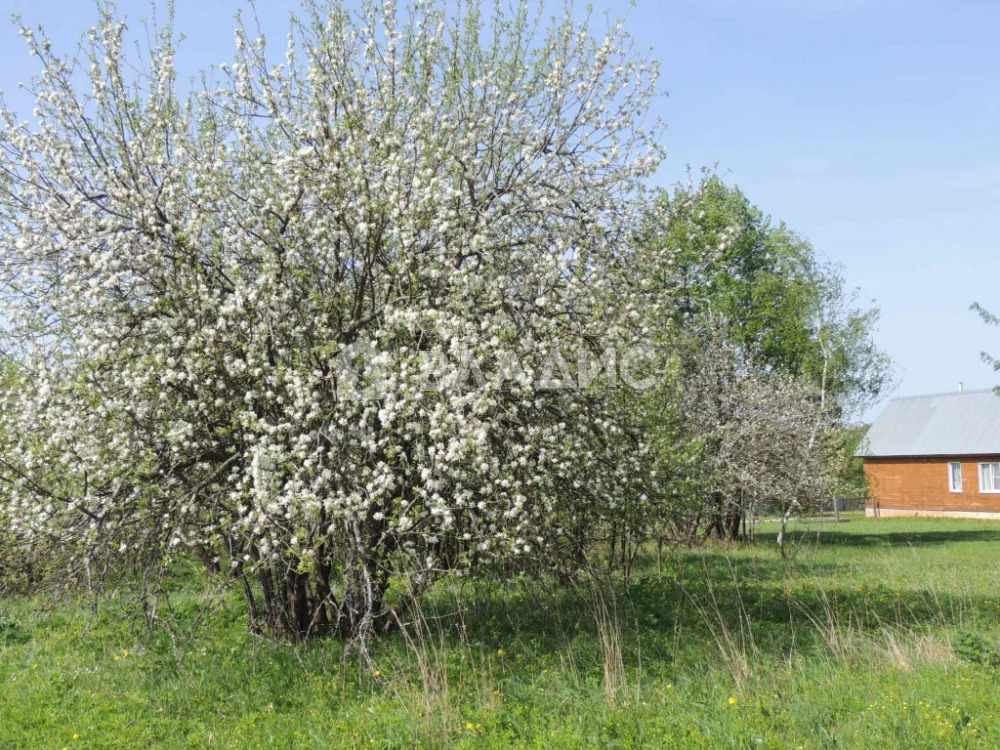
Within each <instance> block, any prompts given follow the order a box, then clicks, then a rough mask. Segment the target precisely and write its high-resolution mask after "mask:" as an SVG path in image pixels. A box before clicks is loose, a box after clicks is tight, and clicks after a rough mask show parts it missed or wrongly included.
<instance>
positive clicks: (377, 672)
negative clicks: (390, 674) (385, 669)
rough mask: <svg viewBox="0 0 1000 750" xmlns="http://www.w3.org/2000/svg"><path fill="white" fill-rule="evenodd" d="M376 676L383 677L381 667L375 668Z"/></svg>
mask: <svg viewBox="0 0 1000 750" xmlns="http://www.w3.org/2000/svg"><path fill="white" fill-rule="evenodd" d="M375 676H376V677H381V676H382V670H381V669H376V670H375Z"/></svg>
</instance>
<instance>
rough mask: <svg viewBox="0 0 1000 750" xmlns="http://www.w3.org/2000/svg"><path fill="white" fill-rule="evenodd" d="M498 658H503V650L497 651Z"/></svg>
mask: <svg viewBox="0 0 1000 750" xmlns="http://www.w3.org/2000/svg"><path fill="white" fill-rule="evenodd" d="M497 656H503V649H502V648H498V649H497Z"/></svg>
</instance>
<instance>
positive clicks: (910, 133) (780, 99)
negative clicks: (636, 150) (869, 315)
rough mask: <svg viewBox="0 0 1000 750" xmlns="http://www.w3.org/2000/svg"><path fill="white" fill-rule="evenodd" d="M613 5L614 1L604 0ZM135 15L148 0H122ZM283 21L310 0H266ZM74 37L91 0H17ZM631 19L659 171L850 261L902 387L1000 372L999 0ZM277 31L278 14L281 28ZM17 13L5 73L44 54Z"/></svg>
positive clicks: (867, 0)
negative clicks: (661, 143) (719, 187)
mask: <svg viewBox="0 0 1000 750" xmlns="http://www.w3.org/2000/svg"><path fill="white" fill-rule="evenodd" d="M234 2H235V0H200V1H197V0H177V3H176V5H177V20H178V28H179V29H180V30H182V31H183V32H184V33H185V34H186V35H187V36H188V40H187V41H186V42H185V43H184V45H183V46H182V48H181V54H180V60H181V65H182V66H183V68H184V69H185V70H196V69H199V68H203V67H206V66H208V65H210V64H212V63H217V62H221V61H223V60H226V59H228V58H229V57H230V55H231V51H232V34H231V30H232V26H233V21H232V15H233V10H234V8H235V5H234ZM594 5H595V8H596V9H597V10H602V9H604V8H607V9H608V10H610V11H612V12H613V13H617V12H619V11H620V9H621V7H622V6H621V5H620V4H617V3H610V2H605V3H601V2H599V1H595V2H594ZM118 6H119V8H120V10H121V11H123V12H124V13H126V14H127V15H129V16H130V17H131V18H135V19H138V18H141V17H144V16H146V15H148V13H149V4H148V3H147V2H146V1H145V0H120V1H119V3H118ZM260 6H261V16H262V18H263V22H264V25H265V28H269V29H273V30H274V31H275V32H281V31H283V28H284V27H283V23H282V20H281V19H283V18H284V17H285V14H286V11H287V10H288V9H289V8H291V7H293V3H289V2H277V1H275V0H265V1H264V2H261V3H260ZM0 10H2V11H6V12H4V13H2V14H0V15H3V16H7V15H9V14H10V13H21V14H22V16H23V18H24V20H25V21H27V22H29V23H31V24H35V23H41V24H42V25H43V26H45V27H46V29H47V30H48V31H49V33H50V35H51V36H52V37H53V38H54V40H55V41H56V43H57V44H59V45H60V46H61V45H63V44H69V43H71V42H72V41H73V40H74V39H75V38H76V36H77V34H78V32H79V31H81V30H82V29H83V28H85V27H86V26H88V25H90V24H91V23H92V21H93V18H94V13H93V5H92V3H90V2H87V1H86V0H0ZM628 26H629V28H630V29H631V30H632V32H633V33H634V35H635V36H636V37H637V39H638V41H639V42H640V43H641V44H642V45H643V46H646V45H648V46H651V47H652V48H653V54H654V56H656V57H657V58H658V59H659V60H660V61H661V64H662V69H663V85H664V86H665V87H666V88H667V89H668V90H669V92H670V95H669V97H667V98H665V99H663V100H661V101H660V102H658V104H657V111H658V113H659V114H660V115H661V116H662V117H663V119H664V120H665V121H666V123H667V130H666V145H667V149H668V158H667V162H666V163H665V165H664V167H663V169H662V170H661V173H660V175H659V181H660V182H661V183H663V184H669V183H670V182H672V181H674V180H677V179H681V178H683V176H684V174H685V169H686V167H687V166H688V165H690V166H691V167H693V168H699V167H701V166H706V165H712V164H716V163H717V164H718V165H719V170H720V172H722V173H723V174H725V175H726V177H727V179H728V180H729V181H731V182H734V183H735V184H737V185H739V186H740V187H741V188H742V189H743V190H744V191H745V192H746V193H747V195H748V196H749V197H750V199H751V200H753V201H754V202H755V203H757V204H758V205H760V206H761V207H762V208H763V209H764V210H765V211H766V212H768V213H770V214H771V215H772V216H773V217H775V218H776V219H782V220H784V221H785V222H786V223H787V224H788V225H789V226H790V227H792V228H793V229H795V230H797V231H798V232H800V233H802V234H803V235H805V236H806V237H808V238H809V239H810V240H811V241H812V243H813V245H814V246H815V247H816V248H817V250H819V251H820V252H821V253H822V254H824V255H825V256H826V257H828V258H830V259H831V260H834V261H836V262H838V263H841V264H842V265H843V266H844V270H845V275H846V276H847V279H848V281H849V283H850V284H851V285H852V286H857V287H858V288H859V289H860V293H861V295H862V298H863V299H874V300H876V301H877V302H878V304H879V306H880V307H881V309H882V320H881V323H880V326H879V331H878V341H879V343H880V344H881V346H882V347H883V348H884V349H885V350H886V351H887V352H889V354H890V355H891V356H892V357H893V358H894V359H895V360H896V362H897V363H898V365H899V387H898V389H897V390H896V392H895V395H913V394H919V393H935V392H941V391H950V390H955V389H956V388H957V385H958V383H959V382H960V381H962V382H964V383H965V387H966V388H985V387H990V386H993V385H994V384H995V383H996V382H998V381H1000V375H998V374H995V373H993V372H992V370H991V369H990V368H989V367H988V366H986V365H984V364H983V363H982V362H981V361H980V358H979V352H980V351H981V350H983V349H989V350H993V351H995V352H998V353H1000V329H993V328H989V327H987V326H985V325H983V324H982V323H981V322H980V321H979V319H978V317H977V316H976V315H975V314H974V313H972V312H970V311H969V309H968V308H969V304H970V303H971V302H972V301H974V300H978V301H980V302H982V303H983V304H985V305H986V306H987V307H989V306H993V307H995V308H996V309H997V310H998V311H1000V252H998V250H1000V239H998V232H997V224H998V222H1000V76H998V75H997V73H998V71H1000V40H998V38H997V30H998V29H1000V3H996V2H971V1H970V2H949V1H947V0H933V1H931V0H906V1H905V2H904V0H840V2H833V1H829V0H827V1H824V2H819V1H813V0H677V1H670V0H667V1H663V2H659V1H657V0H637V3H636V6H635V8H633V10H632V11H631V13H630V16H629V24H628ZM276 35H277V34H276ZM33 63H34V61H33V60H32V59H31V58H29V57H28V56H27V54H26V52H25V49H24V46H23V44H22V43H21V40H19V39H18V38H17V36H16V33H15V32H14V30H13V27H11V26H9V25H7V24H5V23H0V89H2V90H4V91H5V92H6V93H7V94H8V99H9V101H11V102H13V103H15V104H16V105H18V106H19V107H20V108H23V111H24V112H25V113H26V114H27V113H28V112H29V111H30V103H29V102H27V101H26V100H25V99H23V98H22V97H20V96H19V95H18V93H17V92H16V91H15V84H16V82H17V81H19V80H26V79H27V78H29V77H30V76H31V74H32V73H33V72H34V64H33Z"/></svg>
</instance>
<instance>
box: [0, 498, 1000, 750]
mask: <svg viewBox="0 0 1000 750" xmlns="http://www.w3.org/2000/svg"><path fill="white" fill-rule="evenodd" d="M849 518H850V520H849V522H848V523H845V524H841V525H840V526H838V527H836V528H835V529H832V530H831V529H830V527H829V525H828V526H826V527H825V528H824V531H823V533H822V535H821V537H820V541H819V543H818V544H817V543H815V542H814V541H811V542H810V544H809V545H808V546H804V547H803V548H802V549H801V551H800V554H799V555H798V556H797V557H796V558H795V559H794V560H793V561H791V562H786V561H783V560H781V559H780V557H779V556H778V555H777V554H776V553H775V551H774V550H773V549H771V548H770V546H769V545H767V541H766V538H765V539H764V540H762V541H761V542H760V543H759V544H758V545H757V546H753V547H735V548H727V549H716V548H705V549H699V550H691V551H688V550H673V551H668V552H667V553H666V555H665V557H664V559H663V560H662V568H661V569H659V570H658V568H657V565H656V560H655V555H654V552H655V551H654V550H650V551H649V553H648V554H645V553H644V554H643V555H640V558H639V559H638V561H637V567H636V570H635V571H634V572H633V576H632V580H631V582H630V583H629V584H628V585H625V584H623V583H621V582H620V581H617V580H613V579H611V580H609V579H593V580H588V581H585V582H582V583H580V584H579V585H577V586H575V587H572V588H567V587H558V588H549V587H545V586H539V585H536V584H533V583H531V582H528V581H521V580H516V581H513V582H510V583H509V584H507V585H506V586H504V587H499V586H498V585H487V584H478V585H470V584H466V585H459V584H458V583H457V582H456V583H455V584H454V585H447V586H445V587H444V588H442V589H440V590H438V591H436V592H435V593H434V595H433V596H432V597H430V598H429V599H427V600H426V601H424V602H423V606H422V607H420V608H416V609H414V610H413V612H412V613H411V616H410V619H409V621H408V622H406V623H404V624H403V627H402V628H401V629H400V631H399V632H398V633H396V634H394V635H393V636H391V637H390V638H388V639H386V640H384V641H383V642H380V643H378V644H376V645H375V646H374V647H373V648H372V649H371V651H370V654H369V655H368V656H369V658H364V657H363V656H361V655H359V654H358V653H357V652H356V651H352V650H350V649H345V648H343V647H342V646H341V644H339V643H338V642H337V641H334V640H319V641H317V642H314V643H310V644H306V645H289V644H284V643H275V642H270V641H266V640H262V639H260V638H255V637H251V636H249V635H247V632H246V622H245V618H244V616H243V614H242V610H241V609H240V608H239V607H238V606H237V603H236V602H230V603H227V602H223V603H222V604H221V606H217V607H215V608H212V609H211V610H206V608H205V603H204V596H203V593H204V591H205V586H206V585H208V584H205V583H204V582H201V581H198V580H196V579H193V578H192V579H191V580H190V581H189V582H188V583H186V584H185V585H184V586H182V587H180V590H178V591H176V592H175V593H174V595H173V596H172V598H171V602H170V604H171V609H170V618H171V620H170V621H171V622H172V623H173V625H172V627H173V630H172V632H171V633H169V634H168V633H167V631H165V630H164V629H163V628H161V627H159V626H156V627H154V628H153V629H152V630H147V629H146V628H145V627H144V626H143V625H142V623H141V622H140V621H136V620H134V619H129V618H127V617H125V616H124V612H123V610H122V609H121V607H120V605H121V602H120V601H118V600H110V601H106V602H104V603H102V605H101V607H100V608H99V610H98V613H97V614H96V615H95V614H94V613H93V611H92V610H91V609H90V608H89V607H88V606H87V604H88V603H86V602H81V603H77V604H74V603H68V604H60V605H56V606H53V605H52V603H51V602H49V601H46V600H40V599H16V598H15V599H7V600H3V601H0V748H34V747H38V748H42V747H45V748H52V747H55V748H60V747H73V748H77V747H92V748H134V747H158V748H159V747H165V748H174V747H176V748H181V747H206V748H210V747H235V748H254V747H260V748H276V747H280V748H286V747H287V748H320V747H323V748H326V747H351V748H372V747H376V748H396V747H399V748H409V747H418V746H419V747H425V748H430V747H490V748H519V747H520V748H542V747H545V748H548V747H556V748H578V747H602V748H607V747H685V748H688V747H691V748H698V747H703V748H716V747H734V748H735V747H740V748H742V747H765V748H767V747H773V748H785V747H809V748H818V747H831V748H832V747H841V748H842V747H852V748H854V747H861V748H863V747H872V748H874V747H878V748H881V749H883V750H884V748H886V747H927V748H932V747H933V748H936V747H997V746H1000V699H998V691H997V690H996V684H997V681H998V676H1000V672H997V669H998V668H997V667H995V666H993V663H994V662H998V661H1000V657H995V655H996V654H998V653H1000V645H998V644H1000V591H997V588H996V584H997V582H998V578H997V573H996V567H995V564H996V563H995V561H996V560H997V559H1000V555H998V553H1000V526H994V525H991V524H986V523H970V522H944V521H934V522H926V523H918V522H914V521H897V520H892V521H889V520H882V521H867V520H864V519H859V518H857V517H853V518H852V517H849ZM800 531H801V530H800ZM810 538H811V539H813V532H812V531H810ZM160 616H161V617H163V618H165V619H166V618H167V617H168V615H167V613H166V612H165V611H161V613H160ZM73 735H78V739H76V740H74V739H72V738H73Z"/></svg>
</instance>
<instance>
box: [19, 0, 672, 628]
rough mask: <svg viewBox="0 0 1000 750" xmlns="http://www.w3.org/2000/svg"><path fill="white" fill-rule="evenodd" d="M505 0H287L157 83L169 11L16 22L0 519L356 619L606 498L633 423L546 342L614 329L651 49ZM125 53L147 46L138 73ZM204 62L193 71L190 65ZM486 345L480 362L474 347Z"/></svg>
mask: <svg viewBox="0 0 1000 750" xmlns="http://www.w3.org/2000/svg"><path fill="white" fill-rule="evenodd" d="M539 21H540V18H538V17H535V16H533V15H532V14H531V13H529V7H528V4H527V3H523V4H521V5H520V6H518V7H516V8H515V9H514V10H512V11H506V10H503V9H501V8H499V7H498V9H497V10H496V12H495V13H494V14H493V16H492V18H491V19H490V20H489V22H487V21H486V20H484V18H483V13H482V9H481V8H480V6H479V4H478V3H475V2H473V3H468V4H466V3H463V4H461V5H460V7H459V8H458V10H456V9H455V8H452V6H451V5H450V4H448V3H445V2H443V1H442V2H424V3H419V4H418V5H416V6H415V7H414V8H413V9H411V10H408V11H406V12H403V11H401V10H399V9H398V8H397V7H396V5H395V3H393V2H387V3H385V4H378V5H377V4H374V3H366V4H365V5H364V6H363V9H362V10H361V11H359V12H358V13H356V14H355V13H351V12H348V11H347V10H345V8H344V7H343V6H342V5H341V4H340V3H339V2H336V1H334V2H330V3H329V4H319V3H317V4H309V5H307V6H306V7H305V10H304V15H303V18H302V20H298V19H293V21H292V24H291V29H292V30H291V33H290V34H289V36H288V40H287V44H286V47H285V54H284V57H283V58H282V59H281V60H280V61H274V60H272V59H270V58H269V57H268V47H267V46H266V43H265V39H264V38H263V37H262V36H261V35H259V34H258V33H257V32H252V31H249V30H248V29H247V28H246V27H243V26H241V27H240V28H239V29H237V31H236V54H235V57H234V59H233V60H232V62H231V63H230V64H227V65H221V66H220V67H219V70H218V71H217V73H216V74H215V75H214V76H213V77H212V78H211V79H206V80H207V81H210V82H208V83H206V84H205V86H204V90H201V91H195V92H193V93H191V94H190V95H183V94H182V93H181V91H180V88H179V86H178V83H177V73H176V68H175V45H174V35H173V31H172V29H171V28H170V27H169V25H168V26H167V27H166V28H157V29H154V34H153V35H152V38H153V39H154V42H153V44H152V48H151V49H150V50H149V54H148V59H147V60H145V62H144V63H143V64H133V63H132V62H130V61H129V60H128V59H127V58H126V55H125V53H124V51H123V50H124V46H125V43H126V27H125V25H124V23H122V22H121V21H120V20H118V19H117V18H116V17H115V16H114V15H113V12H112V11H111V10H110V9H109V8H105V9H103V10H102V11H101V16H100V21H99V23H98V25H97V26H96V27H95V28H93V29H91V30H90V31H89V32H88V34H87V36H86V39H85V44H84V47H83V49H84V53H83V56H82V58H81V59H78V60H68V59H63V58H60V57H59V56H57V55H56V54H55V53H54V52H53V50H52V49H51V47H50V45H49V42H48V41H47V40H46V38H45V37H44V36H43V35H42V34H41V33H40V32H37V31H33V30H32V29H29V28H28V27H22V28H21V33H22V35H23V36H24V37H25V38H26V39H27V43H28V47H29V50H30V52H31V54H32V55H35V56H36V57H37V58H38V59H39V61H40V65H41V72H40V74H39V75H38V77H37V78H36V79H35V80H34V81H33V82H32V83H31V85H30V87H29V88H30V89H31V91H32V92H33V93H34V95H35V98H36V109H35V112H34V118H33V119H32V120H31V121H30V122H24V121H22V120H20V119H18V117H17V115H16V114H15V113H14V112H13V111H10V110H9V109H6V108H4V109H0V120H2V123H3V126H2V128H0V175H2V180H3V181H2V182H0V242H2V248H0V251H2V260H0V290H2V292H0V294H2V296H3V303H2V310H3V312H2V315H3V318H4V319H3V320H2V321H0V350H8V351H10V352H11V353H12V355H13V356H14V358H15V359H16V360H17V362H18V367H19V368H20V370H21V371H22V373H23V376H22V377H21V379H20V381H19V383H18V387H17V388H16V389H7V390H5V391H3V392H2V394H0V399H2V403H0V423H2V424H0V441H2V445H0V482H2V483H3V487H4V489H5V494H4V495H3V500H2V504H3V507H2V511H0V514H2V516H3V518H4V520H5V521H6V522H7V523H9V524H11V526H12V528H13V529H15V531H16V533H17V535H18V537H19V538H24V539H26V540H29V543H30V544H33V545H38V544H41V543H43V542H46V541H47V542H49V543H52V544H59V545H61V546H64V547H66V548H68V549H74V550H76V551H77V552H76V554H77V555H78V557H79V559H90V558H91V557H92V556H94V555H99V554H106V553H108V552H109V551H112V550H117V551H120V552H121V553H122V554H133V553H134V554H141V555H143V556H145V557H147V558H149V559H152V560H153V561H154V562H156V563H157V564H163V563H165V562H167V561H169V559H170V556H171V554H173V553H175V552H177V551H179V550H185V549H189V548H196V549H198V550H199V551H200V552H201V553H202V555H203V556H205V557H206V558H211V559H214V560H217V561H218V563H219V564H220V565H221V566H223V567H226V568H227V569H228V571H229V572H230V573H231V574H232V575H233V576H234V577H235V578H236V580H238V581H240V582H241V585H242V587H243V591H244V593H245V596H246V600H247V603H248V607H249V615H250V621H251V626H252V627H253V628H254V629H256V630H262V629H268V630H270V631H272V632H282V633H286V634H291V635H293V636H296V637H304V636H307V635H309V634H312V633H316V632H321V631H324V630H327V631H331V630H332V631H335V632H339V633H340V634H342V635H343V636H345V637H350V638H365V637H367V636H369V635H370V634H372V633H374V632H377V631H378V630H379V629H382V628H385V627H388V626H390V625H391V624H392V622H393V621H394V617H397V616H399V614H400V612H401V611H402V610H405V608H406V607H407V606H408V605H409V603H411V602H412V601H413V600H414V599H415V598H416V597H418V596H419V595H420V593H421V592H422V591H423V590H424V589H426V587H427V586H429V585H430V584H431V583H432V582H433V580H434V579H435V578H436V577H437V576H438V575H440V574H441V573H442V572H444V571H446V570H474V569H476V568H477V567H479V566H482V565H486V564H491V563H493V562H496V561H510V560H517V559H521V558H532V559H545V558H546V556H547V555H554V554H557V553H559V552H560V551H561V550H563V549H564V548H565V547H567V545H566V541H565V540H566V539H567V538H568V533H569V530H570V529H573V530H574V533H576V534H578V535H579V534H583V535H585V534H586V530H587V528H588V527H589V525H590V524H593V523H595V522H596V521H597V520H599V519H602V518H605V517H606V514H607V513H608V512H611V510H612V509H614V508H616V507H621V504H623V503H626V502H628V501H629V498H628V497H626V496H624V494H625V493H627V492H629V491H630V489H629V488H630V487H634V484H633V483H632V482H630V481H626V480H628V479H629V478H630V477H634V476H636V472H639V471H641V469H642V461H641V458H640V457H641V454H642V449H641V447H638V449H637V445H638V443H637V441H638V437H637V436H636V435H635V434H634V433H629V432H628V430H627V424H628V422H627V420H620V419H619V417H618V415H620V413H621V410H620V409H617V408H616V407H615V406H614V402H613V401H612V400H609V399H607V398H606V397H605V395H604V390H606V389H602V388H600V387H595V386H591V387H583V388H581V387H579V385H577V386H575V387H562V388H550V389H539V388H538V387H537V381H538V378H539V375H540V374H544V373H543V371H544V369H545V362H546V361H547V359H548V357H549V355H550V354H551V350H552V349H553V348H554V347H568V348H576V349H579V350H582V351H593V352H600V351H602V350H603V349H604V348H605V347H606V346H607V345H608V344H609V342H614V341H623V342H628V341H630V340H631V338H630V337H631V336H633V333H634V332H633V326H632V325H631V323H630V321H632V320H634V318H635V314H634V311H633V310H631V302H630V298H629V297H628V296H627V295H622V294H621V290H620V289H617V288H616V287H615V283H614V279H615V274H614V269H615V268H617V267H619V266H620V265H621V257H620V256H621V255H622V250H623V247H624V243H623V240H624V238H625V237H626V228H627V227H629V226H630V225H632V222H631V218H630V216H629V202H628V199H629V198H630V196H632V195H633V194H634V193H635V191H636V189H637V187H638V185H639V183H640V181H641V180H642V179H643V178H644V177H646V176H647V175H649V174H650V173H651V172H652V171H653V170H654V169H655V168H656V166H657V164H658V161H659V159H660V156H661V153H660V148H659V147H658V146H657V144H656V141H655V139H654V135H655V134H654V133H653V132H651V131H649V130H645V129H643V128H642V127H641V126H640V123H641V118H642V116H643V114H644V113H645V111H646V109H647V107H648V104H649V98H650V96H652V95H653V94H654V85H655V79H656V69H655V67H654V65H652V64H650V63H648V62H646V61H645V60H643V59H642V58H641V57H639V56H637V55H635V54H634V53H632V51H631V49H630V45H629V41H628V36H627V34H626V33H625V32H624V31H623V29H622V26H621V25H620V24H618V25H615V26H613V27H611V28H610V30H609V31H608V32H607V34H606V35H604V36H602V37H600V38H595V37H593V36H592V35H591V34H590V32H589V31H588V28H589V21H584V22H582V23H578V22H574V21H573V20H572V19H571V17H570V15H569V13H568V12H567V14H566V15H565V16H564V17H563V18H561V19H559V20H557V21H555V22H553V23H552V24H550V25H548V26H547V27H546V25H545V24H543V23H539ZM136 71H144V72H136ZM216 78H217V79H218V82H216V80H215V79H216ZM487 374H488V376H487Z"/></svg>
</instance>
